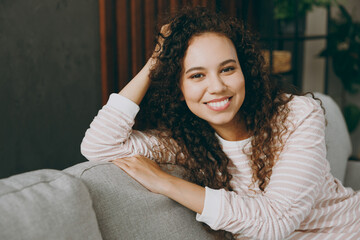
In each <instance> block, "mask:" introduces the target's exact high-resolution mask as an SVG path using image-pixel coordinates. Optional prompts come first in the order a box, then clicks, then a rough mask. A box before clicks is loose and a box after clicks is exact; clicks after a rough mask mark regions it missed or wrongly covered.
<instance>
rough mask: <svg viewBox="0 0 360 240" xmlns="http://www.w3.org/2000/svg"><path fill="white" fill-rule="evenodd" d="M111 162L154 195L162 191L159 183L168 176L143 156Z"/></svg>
mask: <svg viewBox="0 0 360 240" xmlns="http://www.w3.org/2000/svg"><path fill="white" fill-rule="evenodd" d="M111 162H112V163H114V164H115V165H116V166H118V167H119V168H121V169H122V170H123V171H125V172H126V173H127V174H128V175H129V176H131V177H132V178H133V179H135V180H136V181H138V182H139V183H140V184H142V185H143V186H144V187H146V188H147V189H148V190H150V191H152V192H155V193H160V190H161V189H162V184H161V183H162V182H163V181H164V180H165V179H166V177H167V176H168V174H167V173H165V172H163V171H162V170H161V169H160V167H159V166H158V165H157V164H156V163H155V162H154V161H152V160H150V159H148V158H146V157H143V156H133V157H125V158H119V159H115V160H113V161H111Z"/></svg>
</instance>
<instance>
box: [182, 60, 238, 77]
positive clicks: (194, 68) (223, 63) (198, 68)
mask: <svg viewBox="0 0 360 240" xmlns="http://www.w3.org/2000/svg"><path fill="white" fill-rule="evenodd" d="M231 62H233V63H236V61H235V60H234V59H228V60H225V61H223V62H222V63H220V65H219V66H220V67H222V66H224V65H226V64H228V63H231ZM204 69H205V68H204V67H193V68H189V69H188V70H187V71H186V72H185V74H187V73H188V72H191V71H195V70H204Z"/></svg>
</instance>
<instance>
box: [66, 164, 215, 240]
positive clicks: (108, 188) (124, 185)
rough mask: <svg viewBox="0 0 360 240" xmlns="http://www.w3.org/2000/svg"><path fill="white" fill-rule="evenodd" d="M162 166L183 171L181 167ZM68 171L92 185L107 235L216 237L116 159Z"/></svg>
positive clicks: (177, 238)
mask: <svg viewBox="0 0 360 240" xmlns="http://www.w3.org/2000/svg"><path fill="white" fill-rule="evenodd" d="M162 167H163V169H164V170H166V171H168V172H169V173H170V174H173V175H177V176H180V175H181V169H179V168H177V167H173V166H167V165H164V166H162ZM64 171H65V172H67V173H69V174H71V175H74V176H75V177H78V178H80V179H81V180H82V181H83V182H84V183H85V184H86V186H87V187H88V189H89V192H90V195H91V197H92V199H93V203H94V209H95V212H96V216H97V219H98V224H99V227H100V231H101V233H102V236H103V239H107V240H111V239H114V240H115V239H134V240H145V239H146V240H148V239H159V240H160V239H164V240H165V239H166V240H167V239H171V240H184V239H185V240H187V239H188V240H193V239H210V240H211V239H214V238H213V236H212V235H210V234H209V233H208V232H207V231H206V230H205V229H204V228H203V226H202V225H201V223H199V222H196V221H195V219H194V218H195V214H194V213H193V212H192V211H190V210H188V209H187V208H185V207H183V206H181V205H180V204H178V203H176V202H174V201H173V200H171V199H169V198H167V197H164V196H162V195H159V194H155V193H151V192H149V191H148V190H147V189H145V188H144V187H143V186H141V185H140V184H139V183H138V182H136V181H135V180H133V179H132V178H131V177H129V176H128V175H127V174H126V173H125V172H123V171H122V170H121V169H119V168H118V167H116V166H115V165H114V164H112V163H106V162H85V163H80V164H77V165H75V166H72V167H70V168H68V169H65V170H64Z"/></svg>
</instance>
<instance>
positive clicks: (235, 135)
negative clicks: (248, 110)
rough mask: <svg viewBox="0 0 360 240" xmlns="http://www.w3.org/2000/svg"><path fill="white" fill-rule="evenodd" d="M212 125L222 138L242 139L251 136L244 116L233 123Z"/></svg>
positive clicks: (228, 139)
mask: <svg viewBox="0 0 360 240" xmlns="http://www.w3.org/2000/svg"><path fill="white" fill-rule="evenodd" d="M212 127H213V128H214V129H215V131H216V133H217V134H218V135H219V136H220V137H221V138H223V139H225V140H227V141H240V140H244V139H247V138H249V137H250V136H249V133H248V131H247V128H246V124H245V121H244V118H242V117H239V118H237V119H236V121H233V123H229V124H227V125H222V126H212Z"/></svg>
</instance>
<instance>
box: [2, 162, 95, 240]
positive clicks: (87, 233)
mask: <svg viewBox="0 0 360 240" xmlns="http://www.w3.org/2000/svg"><path fill="white" fill-rule="evenodd" d="M0 239H11V240H16V239H30V240H31V239H34V240H35V239H36V240H39V239H94V240H95V239H96V240H98V239H102V238H101V234H100V231H99V228H98V225H97V221H96V216H95V213H94V210H93V208H92V202H91V198H90V195H89V192H88V190H87V188H86V186H85V185H84V184H83V183H82V182H81V181H80V180H79V179H76V178H74V177H72V176H70V175H68V174H66V173H63V172H61V171H57V170H45V169H44V170H38V171H33V172H28V173H23V174H19V175H15V176H12V177H9V178H5V179H1V180H0Z"/></svg>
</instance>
